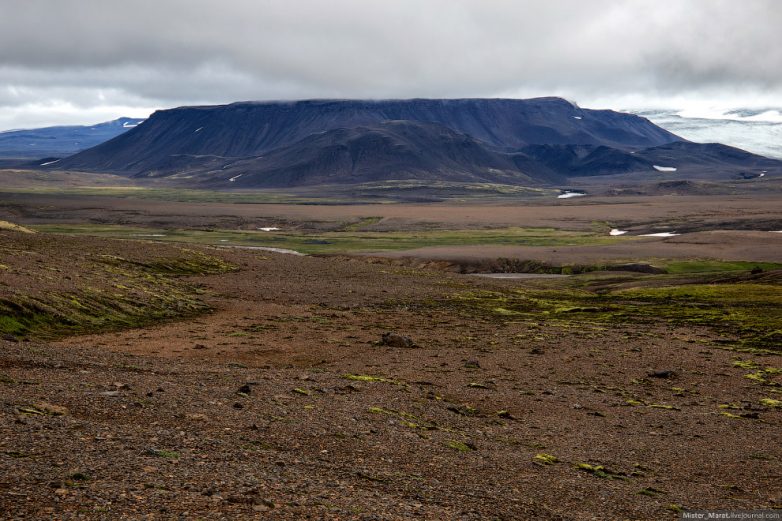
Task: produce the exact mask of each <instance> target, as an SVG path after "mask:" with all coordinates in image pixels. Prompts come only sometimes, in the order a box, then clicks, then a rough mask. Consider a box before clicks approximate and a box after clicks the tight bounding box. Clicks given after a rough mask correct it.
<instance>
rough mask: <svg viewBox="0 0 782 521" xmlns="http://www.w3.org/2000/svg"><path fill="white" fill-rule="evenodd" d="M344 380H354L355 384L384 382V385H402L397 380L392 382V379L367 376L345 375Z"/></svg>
mask: <svg viewBox="0 0 782 521" xmlns="http://www.w3.org/2000/svg"><path fill="white" fill-rule="evenodd" d="M342 378H344V379H345V380H353V381H354V382H382V383H389V384H394V385H402V384H401V383H400V382H397V381H396V380H392V379H390V378H385V377H383V376H372V375H366V374H343V375H342Z"/></svg>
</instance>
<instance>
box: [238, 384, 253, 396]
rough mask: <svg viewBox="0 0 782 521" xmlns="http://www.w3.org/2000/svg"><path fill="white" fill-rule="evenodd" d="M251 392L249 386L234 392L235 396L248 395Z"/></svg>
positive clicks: (246, 385)
mask: <svg viewBox="0 0 782 521" xmlns="http://www.w3.org/2000/svg"><path fill="white" fill-rule="evenodd" d="M251 392H253V389H252V387H250V384H244V385H243V386H241V387H240V388H239V390H237V391H236V393H237V394H250V393H251Z"/></svg>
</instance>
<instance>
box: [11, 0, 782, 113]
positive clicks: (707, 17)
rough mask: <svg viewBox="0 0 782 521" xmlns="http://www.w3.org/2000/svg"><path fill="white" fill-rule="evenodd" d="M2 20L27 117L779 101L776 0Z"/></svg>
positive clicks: (244, 8)
mask: <svg viewBox="0 0 782 521" xmlns="http://www.w3.org/2000/svg"><path fill="white" fill-rule="evenodd" d="M0 12H2V13H3V15H2V16H0V110H2V107H3V106H5V107H17V108H18V107H19V106H21V105H22V104H23V102H22V101H20V100H19V99H17V100H16V101H14V96H12V95H10V94H9V92H11V89H14V90H15V91H16V92H17V94H18V93H19V92H26V93H27V94H29V95H36V94H35V93H37V95H39V96H42V97H43V98H42V99H41V100H38V101H39V102H42V101H46V102H61V103H70V104H76V105H80V104H84V105H89V104H90V103H93V104H96V103H97V104H100V99H99V98H100V93H101V92H104V91H108V92H111V93H112V94H111V96H112V100H111V102H112V103H115V104H118V105H122V106H145V107H146V106H169V105H174V104H186V103H219V102H226V101H234V100H239V99H282V98H287V99H292V98H302V97H413V96H429V97H456V96H495V95H500V94H512V95H517V94H518V95H547V94H558V95H566V96H568V97H570V98H574V99H576V100H580V101H584V102H586V103H588V102H589V100H592V99H597V98H600V99H610V98H611V97H612V96H617V97H620V96H626V95H648V96H657V97H664V96H665V95H674V94H677V95H678V94H681V93H682V92H695V93H697V92H706V91H708V92H709V93H710V95H713V94H714V93H716V94H717V95H719V92H721V91H725V92H728V91H730V92H736V91H742V92H745V93H751V92H759V93H760V92H762V93H764V95H766V96H771V97H777V98H779V99H780V100H781V101H782V75H780V74H779V72H778V71H779V70H782V31H779V30H778V28H779V27H780V25H782V3H780V2H779V1H777V0H743V1H741V2H738V1H732V0H677V1H676V2H660V1H650V0H591V1H588V2H587V1H583V0H579V1H575V0H548V1H527V0H524V1H519V0H516V1H513V0H395V1H393V2H387V1H380V0H330V1H328V2H325V1H322V0H311V1H304V0H298V1H296V0H287V1H282V0H222V1H220V2H214V1H211V0H187V1H185V0H135V1H128V0H102V1H94V2H93V1H87V0H25V1H17V0H0ZM47 96H48V97H47ZM104 97H105V95H104ZM17 98H18V96H17ZM24 103H35V100H32V101H30V100H25V101H24ZM2 124H3V122H2V116H0V125H2Z"/></svg>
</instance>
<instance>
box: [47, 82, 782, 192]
mask: <svg viewBox="0 0 782 521" xmlns="http://www.w3.org/2000/svg"><path fill="white" fill-rule="evenodd" d="M659 147H668V148H659ZM727 148H728V149H729V147H727ZM730 150H733V149H730ZM692 158H697V161H693V160H692ZM655 161H657V163H655ZM660 162H667V163H671V164H667V163H666V164H664V165H660V166H663V167H669V168H673V167H681V166H683V165H691V166H692V167H693V168H695V167H698V168H712V167H715V165H716V167H718V169H724V168H727V169H729V170H731V171H733V170H736V169H739V170H740V169H741V168H743V167H744V166H751V167H756V166H764V167H767V168H775V167H777V166H779V165H782V163H780V162H778V161H773V160H768V159H766V158H762V157H761V156H755V155H752V154H749V153H747V152H744V151H740V153H739V152H733V153H729V152H728V151H727V150H726V149H718V148H714V147H713V146H710V145H699V144H695V143H689V142H688V141H686V140H684V139H682V138H680V137H679V136H676V135H675V134H672V133H670V132H668V131H667V130H665V129H662V128H660V127H658V126H656V125H654V124H653V123H651V122H650V121H649V120H647V119H645V118H643V117H640V116H637V115H634V114H625V113H622V112H616V111H611V110H592V109H583V108H581V107H579V106H577V105H575V104H573V103H570V102H568V101H566V100H564V99H561V98H552V97H547V98H533V99H527V100H520V99H505V98H460V99H425V98H416V99H410V100H300V101H274V102H261V101H255V102H253V101H250V102H235V103H231V104H227V105H203V106H185V107H177V108H172V109H165V110H160V111H157V112H155V113H153V114H152V115H151V116H150V118H149V119H147V120H146V121H144V122H143V123H142V124H140V125H139V126H137V127H135V128H133V129H131V130H130V131H128V132H126V133H124V134H121V135H119V136H117V137H115V138H113V139H111V140H109V141H107V142H105V143H102V144H100V145H97V146H95V147H93V148H90V149H88V150H85V151H82V152H79V153H77V154H75V155H73V156H70V157H67V158H65V159H63V160H62V161H60V162H58V163H57V164H56V165H52V166H51V167H50V168H54V167H56V168H58V169H72V170H84V171H93V172H109V173H115V174H120V175H126V176H130V177H137V178H150V177H154V178H171V179H176V180H178V181H180V182H182V183H194V184H198V185H207V186H214V187H225V188H240V187H241V188H260V187H293V186H302V185H317V184H322V183H334V184H346V183H362V182H373V181H380V180H394V179H397V180H399V179H418V180H427V181H457V180H458V181H460V182H502V183H506V184H533V185H534V184H552V183H559V182H562V181H563V180H565V179H567V178H569V177H574V176H591V175H607V174H610V175H613V174H622V173H627V172H634V171H646V170H648V171H654V166H655V165H656V164H659V163H660ZM674 163H675V164H674ZM723 167H724V168H723Z"/></svg>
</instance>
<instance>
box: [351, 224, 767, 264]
mask: <svg viewBox="0 0 782 521" xmlns="http://www.w3.org/2000/svg"><path fill="white" fill-rule="evenodd" d="M381 254H382V255H383V256H384V257H389V258H400V257H413V258H418V259H431V260H449V261H455V262H458V261H469V260H482V259H497V258H511V259H525V260H526V259H529V260H537V261H541V262H546V263H550V264H554V265H559V264H573V263H577V264H593V263H600V262H622V261H625V262H633V261H636V260H638V259H646V260H654V259H720V260H742V261H752V262H782V233H771V232H767V231H766V232H758V231H709V232H696V233H686V234H682V235H680V236H676V237H664V238H663V237H643V238H639V239H637V240H634V241H627V242H621V243H617V244H608V245H600V246H555V247H547V246H499V245H497V246H494V245H483V246H457V247H427V248H417V249H414V250H403V251H394V252H379V253H371V252H370V253H367V254H366V255H369V256H372V255H381Z"/></svg>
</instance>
